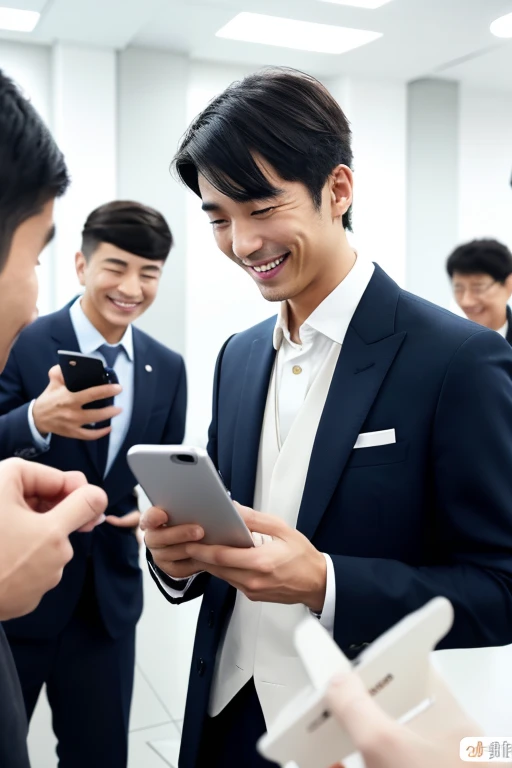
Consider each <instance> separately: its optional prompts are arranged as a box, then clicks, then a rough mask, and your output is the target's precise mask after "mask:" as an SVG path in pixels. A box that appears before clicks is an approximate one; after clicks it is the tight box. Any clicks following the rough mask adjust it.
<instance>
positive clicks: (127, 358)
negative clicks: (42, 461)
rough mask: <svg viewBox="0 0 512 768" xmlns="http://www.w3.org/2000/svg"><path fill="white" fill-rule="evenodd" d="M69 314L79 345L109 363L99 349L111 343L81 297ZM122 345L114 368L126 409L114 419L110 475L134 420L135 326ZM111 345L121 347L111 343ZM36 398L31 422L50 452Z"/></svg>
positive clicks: (121, 403) (43, 448)
mask: <svg viewBox="0 0 512 768" xmlns="http://www.w3.org/2000/svg"><path fill="white" fill-rule="evenodd" d="M69 315H70V318H71V324H72V326H73V329H74V331H75V335H76V338H77V341H78V348H79V350H80V352H81V353H82V354H83V355H92V354H95V355H97V356H98V357H100V358H101V359H102V360H103V362H104V363H105V364H106V360H105V359H104V357H103V355H102V354H101V353H100V352H98V351H97V350H98V347H101V345H102V344H108V342H107V341H106V340H105V339H104V338H103V336H102V335H101V333H100V332H99V331H98V330H97V329H96V328H95V327H94V325H93V324H92V323H91V321H90V320H89V318H88V317H87V316H86V314H85V313H84V311H83V309H82V303H81V298H78V299H77V300H76V301H75V302H74V304H73V305H72V306H71V307H70V310H69ZM119 344H120V345H121V346H122V350H121V351H120V353H119V355H118V356H117V360H116V363H115V365H114V371H115V372H116V375H117V378H118V379H119V383H120V384H121V386H122V387H123V391H122V392H121V393H120V394H119V395H117V397H116V398H115V405H116V406H118V407H119V408H122V409H123V410H122V412H121V413H120V414H119V416H115V417H114V418H113V419H112V431H111V433H110V440H109V445H108V456H107V464H106V467H105V476H106V475H107V474H108V472H109V470H110V468H111V467H112V464H113V462H114V460H115V458H116V456H117V454H118V453H119V450H120V448H121V446H122V444H123V442H124V439H125V437H126V434H127V432H128V428H129V426H130V421H131V418H132V410H133V388H134V367H133V359H134V357H133V331H132V327H131V325H129V326H128V328H127V329H126V331H125V333H124V336H123V338H122V339H121V341H120V342H119ZM109 346H118V345H117V344H115V345H109ZM34 402H35V401H34V400H33V401H32V402H31V403H30V407H29V410H28V421H29V425H30V431H31V432H32V437H33V439H34V443H35V445H36V447H37V448H38V449H39V450H40V451H47V450H48V449H49V447H50V441H51V434H50V435H48V436H47V437H46V438H44V437H42V436H41V434H40V433H39V431H38V429H37V427H36V425H35V422H34V416H33V413H32V412H33V409H34Z"/></svg>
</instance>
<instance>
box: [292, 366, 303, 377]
mask: <svg viewBox="0 0 512 768" xmlns="http://www.w3.org/2000/svg"><path fill="white" fill-rule="evenodd" d="M292 373H294V374H295V376H298V375H299V373H302V368H301V367H300V365H294V366H293V368H292Z"/></svg>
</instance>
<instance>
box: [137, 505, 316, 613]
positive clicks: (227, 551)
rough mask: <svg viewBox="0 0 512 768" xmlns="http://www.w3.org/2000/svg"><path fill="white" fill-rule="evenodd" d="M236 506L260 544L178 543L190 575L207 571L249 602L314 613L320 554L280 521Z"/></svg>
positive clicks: (303, 538) (304, 538) (308, 542)
mask: <svg viewBox="0 0 512 768" xmlns="http://www.w3.org/2000/svg"><path fill="white" fill-rule="evenodd" d="M236 507H237V509H238V511H239V512H240V514H241V516H242V517H243V519H244V521H245V524H246V525H247V527H248V528H249V530H250V531H252V532H253V536H254V537H255V540H256V537H257V535H258V534H264V536H265V543H264V544H263V546H258V547H255V548H254V549H245V548H244V549H242V548H237V547H223V546H219V545H207V544H201V543H191V542H190V541H188V542H184V543H183V544H182V550H181V553H182V557H183V558H189V559H190V562H191V563H192V562H193V563H194V564H195V567H196V571H197V570H203V571H208V572H209V573H211V574H212V575H213V576H218V577H219V578H220V579H224V581H227V582H229V584H231V585H232V586H234V587H236V589H238V590H240V592H243V593H244V594H245V595H246V596H247V597H248V598H249V599H250V600H255V601H261V602H267V603H286V604H290V603H303V604H304V605H306V606H307V607H308V608H309V609H310V610H312V611H316V612H317V613H320V612H321V611H322V610H323V607H324V600H325V589H326V581H327V565H326V562H325V557H324V556H323V555H322V553H321V552H319V551H318V550H317V549H315V547H314V546H313V545H312V544H311V542H310V541H309V540H308V539H306V537H305V536H303V535H302V533H299V532H298V531H296V530H295V529H294V528H290V526H288V525H286V523H285V522H284V521H283V520H281V519H280V518H278V517H275V516H274V515H269V514H264V513H262V512H256V511H255V510H253V509H250V507H242V506H241V505H240V504H236ZM182 527H183V526H182ZM171 530H172V529H171ZM146 541H147V536H146ZM164 570H165V569H164ZM171 575H172V574H171ZM178 578H180V577H178ZM181 578H183V577H181Z"/></svg>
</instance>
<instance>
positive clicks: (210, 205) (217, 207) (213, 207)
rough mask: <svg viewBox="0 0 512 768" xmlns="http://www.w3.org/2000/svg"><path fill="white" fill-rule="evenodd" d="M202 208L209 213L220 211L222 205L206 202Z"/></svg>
mask: <svg viewBox="0 0 512 768" xmlns="http://www.w3.org/2000/svg"><path fill="white" fill-rule="evenodd" d="M201 209H202V210H203V211H206V212H207V213H209V212H210V211H220V205H218V203H209V202H204V203H203V204H202V206H201Z"/></svg>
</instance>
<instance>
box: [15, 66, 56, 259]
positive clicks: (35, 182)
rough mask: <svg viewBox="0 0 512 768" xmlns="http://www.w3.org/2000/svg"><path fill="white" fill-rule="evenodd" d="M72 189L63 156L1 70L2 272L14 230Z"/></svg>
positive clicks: (41, 123) (38, 118)
mask: <svg viewBox="0 0 512 768" xmlns="http://www.w3.org/2000/svg"><path fill="white" fill-rule="evenodd" d="M68 184H69V176H68V172H67V169H66V163H65V161H64V156H63V154H62V152H61V151H60V150H59V148H58V147H57V145H56V143H55V141H54V139H53V137H52V135H51V133H50V131H49V130H48V128H47V127H46V125H45V124H44V122H43V120H42V119H41V117H40V116H39V115H38V114H37V112H36V110H35V109H34V107H33V106H32V104H31V103H30V102H29V101H28V100H27V99H26V98H25V97H24V96H23V94H22V93H21V91H20V89H19V88H18V87H17V86H16V85H15V84H14V83H13V81H12V80H10V79H9V78H8V77H7V76H6V75H5V74H4V73H3V72H2V71H1V70H0V271H1V270H2V269H3V268H4V266H5V263H6V261H7V257H8V254H9V250H10V247H11V242H12V238H13V235H14V233H15V231H16V229H17V228H18V227H19V226H20V224H22V223H23V222H24V221H26V220H27V219H29V218H30V217H31V216H34V215H36V214H37V213H39V212H40V210H41V208H42V207H43V206H44V205H45V203H47V202H49V201H50V200H52V199H53V198H55V197H59V196H60V195H62V194H64V192H65V191H66V189H67V187H68Z"/></svg>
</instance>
